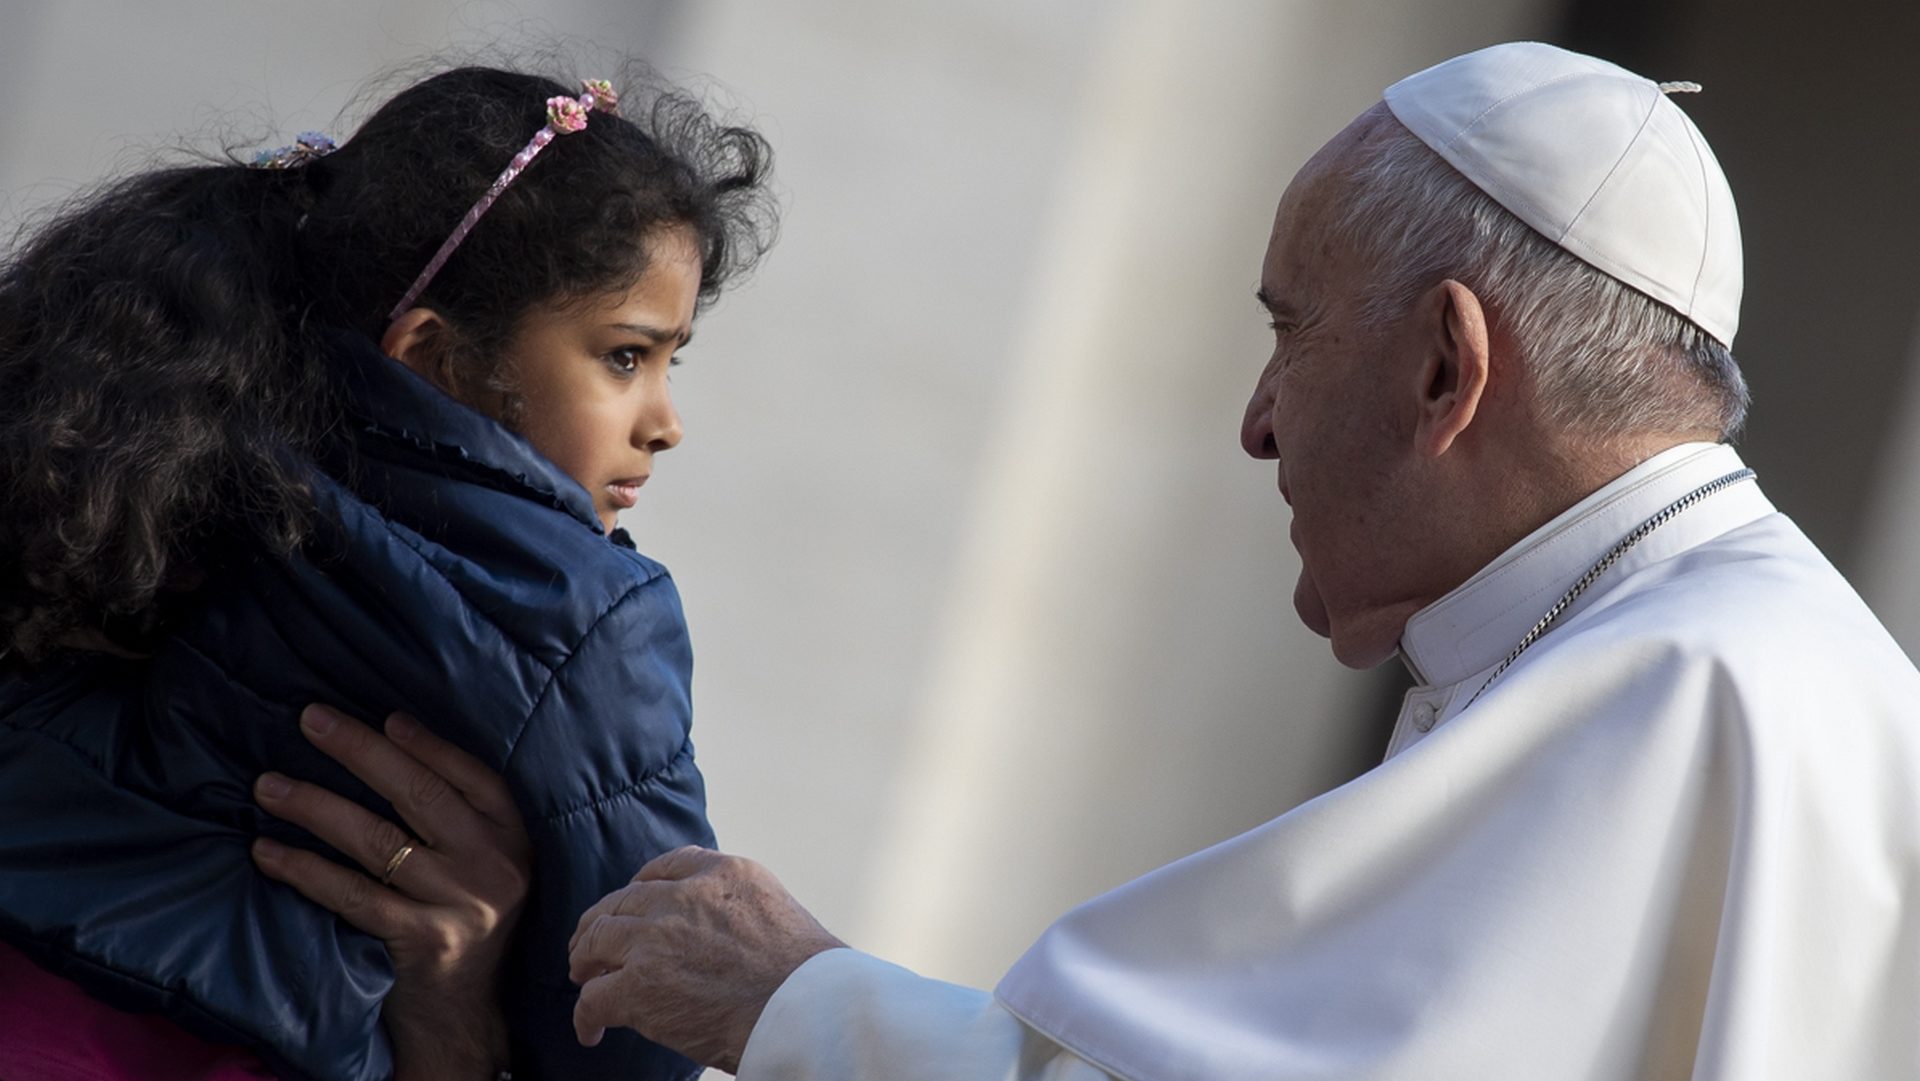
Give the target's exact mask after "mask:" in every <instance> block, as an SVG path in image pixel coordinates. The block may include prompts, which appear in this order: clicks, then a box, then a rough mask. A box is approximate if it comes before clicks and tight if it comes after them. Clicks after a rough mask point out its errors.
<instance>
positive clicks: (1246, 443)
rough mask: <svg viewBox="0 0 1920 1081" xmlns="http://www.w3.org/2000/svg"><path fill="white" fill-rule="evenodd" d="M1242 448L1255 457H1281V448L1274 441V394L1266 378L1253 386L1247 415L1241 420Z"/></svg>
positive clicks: (1248, 401)
mask: <svg viewBox="0 0 1920 1081" xmlns="http://www.w3.org/2000/svg"><path fill="white" fill-rule="evenodd" d="M1240 449H1242V450H1244V451H1246V452H1247V454H1248V455H1250V456H1252V457H1254V458H1260V459H1273V458H1278V457H1280V450H1279V448H1278V447H1276V446H1274V442H1273V394H1272V393H1271V392H1270V391H1268V390H1267V381H1266V380H1265V379H1262V380H1261V381H1260V385H1259V386H1256V387H1254V388H1253V397H1251V398H1249V399H1247V415H1246V417H1245V418H1244V419H1242V420H1241V421H1240Z"/></svg>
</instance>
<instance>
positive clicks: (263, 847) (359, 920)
mask: <svg viewBox="0 0 1920 1081" xmlns="http://www.w3.org/2000/svg"><path fill="white" fill-rule="evenodd" d="M253 862H254V864H255V866H257V867H259V868H260V872H261V873H262V874H264V875H266V876H267V877H268V878H271V879H273V880H275V881H277V882H285V883H286V884H287V885H289V886H292V887H293V888H294V889H296V890H299V891H300V893H301V894H302V895H304V896H305V897H306V898H307V899H308V900H310V901H312V902H313V903H314V904H317V905H319V906H320V907H321V908H324V909H326V910H328V911H329V912H332V913H333V914H335V915H337V916H339V917H340V918H341V919H343V920H346V921H347V922H348V923H350V924H352V925H353V926H355V927H358V928H359V929H360V930H362V931H365V932H366V933H367V934H370V935H373V936H374V937H376V938H379V939H383V940H385V939H389V938H392V937H393V936H394V935H395V934H396V933H398V932H399V931H400V930H402V929H403V927H404V924H405V921H406V909H405V906H404V904H403V903H402V902H401V900H400V898H399V897H398V896H397V895H396V894H394V892H393V891H392V890H389V889H387V888H385V887H383V886H381V885H380V884H378V883H376V882H374V881H373V880H372V879H370V878H368V877H367V876H366V875H363V874H360V873H359V872H357V871H352V870H349V869H347V868H345V867H342V866H340V865H339V864H337V863H335V862H333V861H332V860H330V859H327V858H325V857H324V856H317V855H315V854H313V853H312V852H305V851H302V850H300V849H298V848H290V847H288V846H286V845H283V844H280V843H278V842H275V841H270V840H268V839H266V838H265V837H261V838H258V839H256V840H255V841H254V842H253Z"/></svg>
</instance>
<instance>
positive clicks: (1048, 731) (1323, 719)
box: [858, 0, 1533, 983]
mask: <svg viewBox="0 0 1920 1081" xmlns="http://www.w3.org/2000/svg"><path fill="white" fill-rule="evenodd" d="M1429 6H1430V5H1426V4H1423V3H1420V2H1418V0H1403V2H1397V3H1396V2H1384V0H1375V2H1371V3H1364V4H1333V3H1305V2H1299V3H1220V4H1201V5H1193V4H1168V3H1151V2H1135V3H1130V4H1125V5H1115V6H1114V7H1113V8H1112V9H1110V10H1111V11H1112V12H1113V14H1112V17H1111V18H1110V19H1108V20H1106V21H1105V22H1104V23H1102V24H1101V25H1098V26H1097V27H1092V28H1090V30H1092V31H1093V33H1092V35H1091V42H1090V44H1091V47H1092V50H1093V53H1092V56H1093V58H1092V61H1091V63H1090V65H1089V67H1088V70H1087V73H1086V75H1085V77H1084V82H1083V85H1082V87H1081V96H1080V100H1079V103H1078V117H1077V122H1076V127H1075V131H1074V136H1073V143H1072V147H1071V150H1070V152H1069V154H1068V155H1067V158H1066V160H1065V161H1064V163H1063V165H1062V167H1061V168H1060V170H1059V172H1058V173H1057V175H1056V176H1055V177H1054V200H1053V213H1052V214H1051V215H1050V217H1049V218H1048V221H1047V225H1046V228H1045V230H1044V231H1043V232H1042V233H1041V234H1040V235H1039V236H1038V237H1036V238H1035V245H1034V259H1033V265H1032V267H1031V269H1030V270H1029V271H1028V272H1027V278H1026V281H1027V288H1026V291H1025V310H1024V313H1023V315H1022V317H1021V320H1020V322H1019V325H1018V332H1017V333H1016V335H1015V336H1014V338H1013V350H1014V357H1015V361H1014V365H1013V367H1014V369H1015V370H1016V371H1017V372H1018V373H1020V374H1019V377H1018V378H1017V379H1016V380H1015V381H1014V383H1013V384H1012V385H1011V386H1010V387H1009V391H1010V393H1009V395H1008V397H1007V398H1006V400H1005V401H1004V403H1003V407H1002V409H1001V410H1000V412H999V413H998V415H997V417H996V418H995V423H994V424H993V426H992V427H991V429H990V430H989V433H990V434H989V437H988V439H987V441H986V444H985V453H984V455H983V456H982V458H981V460H980V462H979V464H978V472H977V474H976V477H975V480H974V484H973V489H972V493H971V496H970V501H971V503H970V506H971V509H970V511H969V513H967V514H966V515H965V521H966V522H967V523H968V530H967V533H966V534H965V537H964V541H963V543H962V545H961V549H960V552H959V557H958V559H957V560H956V562H955V565H954V568H953V571H952V573H951V576H950V578H949V580H948V584H947V591H946V600H945V604H944V611H943V614H942V616H941V618H940V622H939V624H938V632H937V634H936V637H935V646H934V649H933V652H932V665H931V671H930V673H929V676H928V678H927V681H926V684H925V686H924V687H923V689H922V691H921V695H920V705H919V707H918V709H917V710H916V711H915V713H914V716H913V718H912V720H913V725H914V728H913V736H912V739H911V742H910V743H909V744H908V746H907V750H906V753H905V756H904V758H903V760H902V762H901V764H900V766H899V769H898V773H897V777H896V783H895V785H894V787H893V797H892V799H891V800H890V801H889V802H888V803H887V804H886V805H885V808H886V810H887V812H888V813H889V815H890V821H889V823H888V828H887V829H886V830H885V832H884V833H883V834H882V836H881V842H880V843H881V847H880V848H879V849H878V851H877V852H876V854H875V858H874V863H873V872H872V874H873V884H874V888H873V892H872V895H871V899H870V903H869V908H868V910H867V916H866V919H865V922H864V926H862V927H861V928H859V929H858V930H859V931H860V932H861V935H862V937H861V941H862V943H863V944H864V945H867V946H869V947H871V948H873V949H875V950H877V951H879V952H881V953H883V954H886V955H888V956H893V957H897V958H900V959H902V960H903V961H906V962H908V963H914V964H918V965H920V966H922V967H923V968H924V969H926V970H928V971H930V972H933V973H937V974H939V975H942V976H947V977H950V978H956V979H962V980H968V981H972V982H975V983H991V982H992V981H993V980H994V979H995V978H996V977H997V975H998V973H999V972H1000V971H1001V970H1002V969H1003V968H1004V967H1005V966H1006V964H1007V963H1009V962H1010V961H1011V959H1012V958H1013V957H1014V956H1016V955H1017V954H1018V953H1019V951H1020V950H1021V949H1022V948H1023V947H1024V946H1025V944H1026V943H1027V942H1028V941H1030V940H1031V939H1032V937H1033V936H1034V935H1035V934H1036V933H1037V932H1038V931H1039V930H1040V929H1042V928H1043V927H1044V926H1045V925H1046V924H1047V923H1048V922H1049V921H1050V920H1051V919H1052V918H1053V917H1055V916H1056V915H1058V914H1059V913H1060V912H1062V911H1063V910H1065V909H1066V908H1068V907H1070V906H1072V905H1073V904H1075V903H1077V902H1079V901H1081V900H1083V899H1085V898H1087V897H1089V896H1092V895H1094V894H1096V893H1099V892H1101V891H1103V890H1104V889H1107V888H1109V887H1111V886H1113V885H1116V884H1118V883H1120V882H1122V881H1125V880H1126V879H1128V878H1130V877H1133V876H1135V875H1137V874H1139V873H1141V872H1143V871H1146V870H1148V869H1150V868H1152V867H1154V866H1157V865H1159V864H1161V863H1163V862H1166V861H1168V860H1171V859H1174V858H1177V857H1179V856H1180V855H1183V854H1185V853H1187V852H1190V851H1192V850H1194V849H1197V848H1200V847H1203V846H1205V845H1207V844H1210V843H1213V842H1215V841H1218V840H1221V839H1224V838H1226V837H1228V836H1231V835H1232V834H1234V833H1237V832H1240V831H1242V830H1244V829H1247V828H1249V827H1251V826H1253V825H1256V824H1257V823H1259V822H1261V821H1263V820H1265V819H1266V818H1268V817H1271V816H1272V815H1275V814H1278V813H1280V812H1282V811H1285V810H1286V809H1288V808H1289V807H1291V806H1293V805H1295V804H1297V803H1299V802H1301V801H1303V800H1305V799H1308V798H1310V797H1312V796H1314V795H1316V794H1318V793H1319V792H1322V791H1324V790H1326V789H1327V788H1330V787H1332V786H1334V785H1336V784H1338V783H1340V782H1341V781H1344V780H1346V779H1347V778H1349V777H1351V776H1352V775H1353V774H1355V773H1356V772H1358V771H1360V770H1361V769H1364V768H1365V767H1366V766H1367V765H1369V764H1370V763H1371V762H1372V761H1373V760H1374V759H1375V757H1376V756H1377V755H1378V753H1379V742H1378V732H1379V728H1378V725H1377V722H1376V721H1375V720H1374V719H1372V718H1369V717H1366V716H1365V715H1364V714H1365V712H1366V710H1365V708H1364V707H1365V706H1367V705H1370V704H1371V703H1370V698H1371V696H1370V695H1368V694H1367V693H1366V692H1367V688H1368V686H1369V684H1368V682H1367V681H1366V679H1364V678H1362V677H1359V676H1356V675H1354V674H1351V673H1340V672H1339V671H1338V670H1337V668H1336V666H1335V664H1334V662H1333V661H1332V659H1331V657H1330V655H1329V654H1328V653H1327V651H1326V649H1325V646H1324V644H1323V643H1321V642H1320V641H1319V640H1318V639H1315V638H1313V637H1312V636H1311V635H1308V634H1307V633H1306V632H1305V631H1303V630H1301V629H1300V628H1299V627H1298V625H1297V623H1296V622H1295V619H1294V616H1293V613H1292V610H1291V605H1290V597H1291V583H1292V579H1293V576H1294V574H1295V572H1296V569H1297V561H1296V556H1295V553H1294V552H1293V549H1292V547H1291V545H1290V544H1289V542H1288V540H1287V529H1286V524H1287V518H1286V512H1285V508H1284V506H1283V504H1282V503H1281V501H1280V499H1279V496H1278V494H1277V492H1276V491H1275V484H1274V475H1273V470H1272V469H1271V467H1270V466H1269V465H1267V464H1266V463H1253V462H1249V461H1247V460H1245V459H1244V458H1242V457H1241V456H1240V453H1239V450H1238V429H1239V421H1240V417H1241V411H1242V405H1243V403H1244V401H1245V396H1246V393H1247V392H1248V390H1249V389H1250V387H1251V384H1252V381H1253V378H1254V376H1255V375H1256V373H1257V372H1258V371H1259V369H1260V367H1261V365H1262V364H1263V362H1264V360H1265V355H1266V352H1267V350H1268V348H1269V345H1268V342H1269V338H1268V332H1267V331H1266V328H1265V327H1264V325H1263V323H1262V316H1261V314H1260V313H1259V311H1258V310H1257V309H1256V306H1255V304H1254V302H1253V300H1252V297H1251V294H1252V291H1253V288H1254V285H1255V284H1256V283H1257V280H1258V275H1259V262H1260V256H1261V253H1262V251H1263V249H1264V247H1265V242H1266V237H1267V232H1268V226H1269V223H1270V220H1271V216H1272V211H1273V206H1274V203H1275V202H1276V201H1277V199H1278V197H1279V195H1280V193H1281V191H1282V190H1283V188H1284V186H1285V183H1286V181H1287V179H1288V177H1289V176H1290V174H1291V173H1292V171H1293V169H1294V168H1296V167H1297V166H1298V165H1299V164H1300V163H1301V162H1302V161H1304V159H1305V158H1306V157H1307V156H1308V155H1309V154H1310V153H1311V152H1312V150H1313V149H1315V148H1316V147H1317V146H1318V144H1319V143H1320V142H1322V141H1324V140H1325V139H1326V138H1328V137H1330V136H1331V135H1332V134H1333V133H1334V132H1335V131H1336V130H1338V129H1339V127H1341V126H1342V125H1343V124H1344V123H1345V122H1346V121H1347V120H1348V119H1350V118H1351V117H1352V116H1353V115H1354V114H1356V113H1358V112H1359V111H1360V110H1362V109H1364V108H1365V107H1366V106H1367V105H1369V104H1370V103H1371V102H1373V101H1374V100H1377V97H1378V92H1379V90H1380V88H1381V87H1382V86H1384V85H1385V84H1386V83H1387V82H1390V81H1391V80H1393V79H1394V78H1397V77H1399V76H1400V75H1402V74H1405V73H1408V72H1411V71H1413V70H1415V69H1417V68H1419V67H1422V66H1424V65H1425V64H1428V63H1431V62H1434V61H1436V60H1439V59H1442V58H1444V57H1445V56H1447V55H1449V54H1450V53H1452V52H1455V51H1460V50H1463V49H1465V48H1470V47H1473V46H1475V45H1478V44H1482V43H1485V42H1488V41H1494V40H1500V39H1503V38H1508V37H1513V36H1521V35H1524V34H1525V33H1526V32H1527V31H1528V30H1529V28H1530V26H1531V22H1530V20H1529V18H1528V12H1529V11H1530V9H1531V8H1532V7H1533V5H1529V4H1522V3H1512V4H1505V5H1482V6H1481V7H1480V9H1479V10H1478V11H1476V12H1474V13H1472V14H1471V15H1466V16H1460V15H1456V16H1454V17H1451V18H1448V19H1444V20H1443V19H1440V18H1439V17H1437V16H1436V15H1434V14H1433V13H1431V12H1429V11H1428V10H1427V8H1428V7H1429Z"/></svg>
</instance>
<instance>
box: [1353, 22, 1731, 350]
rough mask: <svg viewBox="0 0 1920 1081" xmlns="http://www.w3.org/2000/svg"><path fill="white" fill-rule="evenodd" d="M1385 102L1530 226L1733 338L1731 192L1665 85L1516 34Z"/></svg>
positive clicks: (1417, 79) (1725, 339)
mask: <svg viewBox="0 0 1920 1081" xmlns="http://www.w3.org/2000/svg"><path fill="white" fill-rule="evenodd" d="M1690 89H1691V87H1690ZM1385 98H1386V102H1387V107H1388V108H1389V109H1391V110H1392V111H1393V115H1394V117H1395V118H1396V119H1398V120H1399V121H1400V123H1402V124H1404V125H1406V127H1407V128H1408V130H1410V131H1412V132H1413V133H1414V135H1416V136H1418V137H1419V138H1420V140H1421V141H1422V142H1424V143H1426V144H1427V145H1428V146H1429V147H1432V148H1433V150H1434V151H1435V152H1436V153H1438V154H1439V155H1440V156H1441V157H1443V158H1445V159H1446V160H1447V161H1448V163H1450V164H1451V165H1452V166H1453V167H1454V168H1456V169H1458V170H1460V172H1461V173H1462V174H1464V175H1465V176H1466V178H1467V179H1468V180H1471V181H1472V182H1473V183H1474V184H1475V185H1476V186H1477V187H1479V188H1480V190H1482V191H1484V192H1486V193H1487V195H1489V196H1491V197H1492V198H1493V199H1494V201H1496V202H1498V203H1499V204H1500V205H1501V206H1503V207H1506V208H1507V209H1508V210H1509V211H1512V212H1513V214H1514V215H1515V216H1516V217H1518V218H1519V219H1520V220H1521V221H1524V222H1526V223H1527V224H1528V225H1529V226H1532V227H1533V229H1534V230H1535V231H1537V232H1539V233H1540V234H1541V235H1543V236H1545V237H1546V238H1547V239H1548V240H1551V241H1553V242H1554V243H1555V244H1558V245H1559V246H1560V247H1562V248H1564V249H1565V250H1566V251H1568V252H1570V253H1572V254H1573V255H1575V256H1577V257H1578V258H1580V259H1581V260H1583V261H1585V262H1586V263H1588V264H1589V265H1591V266H1593V267H1595V268H1597V269H1599V270H1601V271H1602V272H1604V273H1606V274H1607V275H1609V276H1611V277H1613V278H1615V279H1617V280H1618V281H1621V282H1623V283H1625V284H1627V285H1629V286H1632V287H1633V288H1634V289H1637V290H1639V291H1640V292H1642V293H1645V294H1646V295H1648V296H1650V297H1652V298H1653V299H1655V300H1657V301H1659V302H1661V303H1662V304H1665V305H1667V306H1668V307H1670V308H1673V309H1674V310H1675V311H1678V312H1679V313H1680V314H1681V315H1684V316H1686V317H1687V318H1688V319H1691V320H1692V321H1693V322H1694V323H1695V324H1696V325H1698V326H1699V327H1700V329H1702V330H1704V331H1706V332H1707V333H1708V334H1711V335H1713V336H1714V337H1715V338H1717V339H1719V340H1720V342H1721V343H1722V344H1724V345H1729V346H1730V345H1732V344H1733V334H1734V331H1735V329H1736V328H1737V327H1738V326H1739V322H1740V288H1741V266H1740V221H1739V218H1738V217H1737V216H1736V215H1735V212H1734V207H1733V192H1732V190H1731V189H1729V188H1728V187H1727V178H1726V176H1725V175H1724V174H1723V173H1721V171H1720V163H1719V162H1718V161H1716V160H1714V156H1713V151H1712V150H1710V149H1709V148H1708V147H1707V141H1706V139H1705V138H1703V137H1702V136H1701V134H1700V129H1698V128H1696V127H1694V125H1693V121H1691V120H1689V119H1688V118H1687V114H1686V113H1684V112H1682V111H1681V109H1680V107H1679V106H1677V105H1675V104H1674V103H1673V101H1672V100H1671V99H1670V98H1669V97H1668V95H1667V93H1666V92H1665V91H1663V90H1662V89H1661V86H1660V84H1657V83H1654V82H1652V81H1650V80H1648V79H1645V78H1642V77H1641V76H1639V75H1635V74H1634V73H1633V72H1631V71H1628V70H1626V69H1625V68H1622V67H1620V66H1618V65H1615V64H1610V63H1607V62H1606V61H1604V60H1597V59H1595V58H1593V57H1591V56H1583V55H1581V54H1579V53H1573V52H1568V51H1567V50H1565V49H1560V48H1555V47H1554V46H1552V45H1543V44H1541V43H1539V42H1512V43H1509V44H1505V45H1495V46H1492V47H1490V48H1486V49H1481V50H1479V51H1478V52H1472V53H1468V54H1466V55H1465V56H1458V57H1455V58H1453V59H1452V60H1448V61H1446V62H1445V63H1442V64H1437V65H1435V66H1433V67H1430V68H1428V69H1426V70H1425V71H1422V72H1419V73H1418V74H1415V75H1410V76H1408V77H1407V78H1405V79H1402V80H1400V81H1399V82H1397V83H1394V84H1393V85H1392V86H1390V87H1388V88H1387V90H1386V94H1385Z"/></svg>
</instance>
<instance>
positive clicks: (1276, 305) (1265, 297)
mask: <svg viewBox="0 0 1920 1081" xmlns="http://www.w3.org/2000/svg"><path fill="white" fill-rule="evenodd" d="M1253 299H1255V300H1257V301H1259V302H1260V306H1261V307H1262V308H1265V309H1266V310H1267V311H1268V312H1269V313H1271V314H1273V315H1287V314H1291V313H1292V311H1293V309H1291V308H1289V307H1287V306H1286V305H1285V304H1282V303H1281V302H1280V301H1279V300H1278V299H1277V298H1276V297H1275V296H1274V295H1273V294H1272V293H1269V292H1267V287H1266V286H1264V285H1262V286H1259V287H1258V288H1256V289H1254V291H1253Z"/></svg>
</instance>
